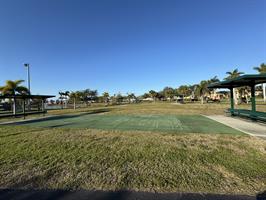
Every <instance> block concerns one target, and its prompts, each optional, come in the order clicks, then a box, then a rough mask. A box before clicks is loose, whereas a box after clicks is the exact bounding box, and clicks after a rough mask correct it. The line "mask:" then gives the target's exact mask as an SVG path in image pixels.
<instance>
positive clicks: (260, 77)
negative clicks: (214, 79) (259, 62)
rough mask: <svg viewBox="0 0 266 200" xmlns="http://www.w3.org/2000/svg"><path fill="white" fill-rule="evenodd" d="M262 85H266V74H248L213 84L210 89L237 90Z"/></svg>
mask: <svg viewBox="0 0 266 200" xmlns="http://www.w3.org/2000/svg"><path fill="white" fill-rule="evenodd" d="M261 83H266V74H248V75H243V76H239V77H237V78H234V79H231V80H226V81H221V82H218V83H213V84H210V85H209V86H208V88H228V89H230V88H236V87H242V86H253V85H257V84H261Z"/></svg>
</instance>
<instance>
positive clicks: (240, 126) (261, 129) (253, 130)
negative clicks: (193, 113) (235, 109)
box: [205, 115, 266, 139]
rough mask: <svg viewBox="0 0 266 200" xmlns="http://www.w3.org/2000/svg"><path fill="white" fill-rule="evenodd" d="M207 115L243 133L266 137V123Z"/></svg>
mask: <svg viewBox="0 0 266 200" xmlns="http://www.w3.org/2000/svg"><path fill="white" fill-rule="evenodd" d="M205 117H208V118H210V119H212V120H215V121H217V122H220V123H222V124H225V125H227V126H230V127H232V128H234V129H236V130H239V131H242V132H243V133H246V134H249V135H252V136H256V137H262V138H264V139H266V124H262V123H258V122H252V121H249V120H245V119H241V118H237V117H231V116H230V117H229V116H224V115H209V116H205Z"/></svg>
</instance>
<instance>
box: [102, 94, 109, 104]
mask: <svg viewBox="0 0 266 200" xmlns="http://www.w3.org/2000/svg"><path fill="white" fill-rule="evenodd" d="M109 96H110V95H109V93H108V92H104V93H103V98H104V101H105V103H106V104H108V103H109Z"/></svg>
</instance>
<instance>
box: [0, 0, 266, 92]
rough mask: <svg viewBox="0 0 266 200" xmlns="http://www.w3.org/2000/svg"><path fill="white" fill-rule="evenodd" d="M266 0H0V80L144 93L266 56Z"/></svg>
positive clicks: (39, 88) (49, 88)
mask: <svg viewBox="0 0 266 200" xmlns="http://www.w3.org/2000/svg"><path fill="white" fill-rule="evenodd" d="M265 10H266V0H176V1H173V0H161V1H157V0H93V1H92V0H91V1H90V0H0V70H1V71H0V85H3V84H4V81H5V80H6V79H13V80H15V79H26V70H25V68H24V67H23V65H22V64H23V63H24V62H29V63H30V64H31V67H32V68H31V71H32V91H33V93H35V94H36V93H39V94H40V93H43V94H57V93H58V91H59V90H70V91H71V90H79V89H86V88H91V89H98V91H99V92H100V93H102V92H103V91H109V92H110V93H111V94H112V93H117V92H122V93H126V92H135V93H136V94H141V93H144V92H145V91H148V90H150V89H154V90H160V89H162V88H163V87H164V86H172V87H178V86H179V85H181V84H193V83H197V82H199V81H200V80H202V79H208V78H211V77H213V76H215V75H218V77H219V78H224V76H225V72H226V71H231V70H233V69H234V68H239V70H240V71H244V72H246V73H254V71H253V70H252V67H253V66H256V65H257V66H258V65H260V64H261V63H262V62H266V12H265Z"/></svg>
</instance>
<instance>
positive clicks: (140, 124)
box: [16, 113, 243, 134]
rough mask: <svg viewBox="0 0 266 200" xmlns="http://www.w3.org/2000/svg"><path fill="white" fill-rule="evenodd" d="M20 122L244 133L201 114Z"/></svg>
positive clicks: (90, 116)
mask: <svg viewBox="0 0 266 200" xmlns="http://www.w3.org/2000/svg"><path fill="white" fill-rule="evenodd" d="M16 124H17V125H24V126H33V127H44V128H91V129H102V130H131V131H132V130H135V131H152V132H171V133H209V134H212V133H218V134H243V133H242V132H240V131H238V130H235V129H233V128H231V127H228V126H225V125H223V124H221V123H218V122H216V121H213V120H211V119H209V118H206V117H204V116H201V115H111V114H110V115H106V114H89V113H83V114H74V115H62V116H53V117H49V118H46V119H38V120H32V121H25V122H18V123H16Z"/></svg>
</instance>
